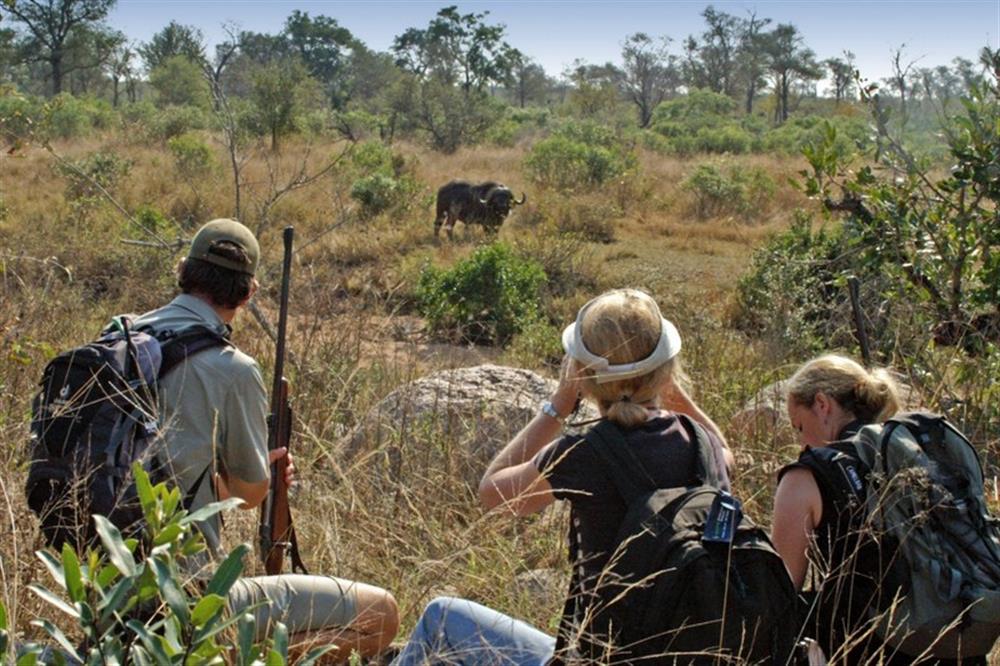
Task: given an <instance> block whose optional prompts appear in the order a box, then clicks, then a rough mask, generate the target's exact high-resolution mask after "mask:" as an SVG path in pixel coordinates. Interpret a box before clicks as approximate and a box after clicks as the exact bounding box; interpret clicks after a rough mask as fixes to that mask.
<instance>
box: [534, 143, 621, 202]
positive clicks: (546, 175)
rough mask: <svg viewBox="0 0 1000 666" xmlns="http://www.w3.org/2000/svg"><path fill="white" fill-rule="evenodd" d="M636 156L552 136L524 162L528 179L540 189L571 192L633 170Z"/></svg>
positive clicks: (536, 145)
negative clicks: (539, 186)
mask: <svg viewBox="0 0 1000 666" xmlns="http://www.w3.org/2000/svg"><path fill="white" fill-rule="evenodd" d="M635 161H636V160H635V155H634V154H633V153H631V152H629V153H626V154H621V153H620V152H617V151H615V150H612V149H610V148H604V147H602V146H598V145H590V144H586V143H583V142H581V141H574V140H573V139H569V138H567V137H564V136H551V137H549V138H547V139H543V140H542V141H539V142H538V143H536V144H535V145H534V147H533V148H532V149H531V153H530V154H529V155H528V157H527V159H525V162H524V166H525V169H526V170H527V172H528V175H529V176H530V177H531V178H532V179H533V180H534V181H535V182H536V183H538V184H539V185H544V186H546V187H552V188H555V189H559V190H572V189H576V188H583V187H593V186H596V185H601V184H602V183H604V182H605V181H607V180H609V179H611V178H617V177H619V176H621V175H622V174H624V173H625V172H626V171H627V170H628V169H629V168H630V167H634V166H635Z"/></svg>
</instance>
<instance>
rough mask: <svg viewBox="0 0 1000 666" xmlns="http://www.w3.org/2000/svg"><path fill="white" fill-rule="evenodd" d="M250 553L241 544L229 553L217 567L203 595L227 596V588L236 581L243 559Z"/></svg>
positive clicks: (243, 544)
mask: <svg viewBox="0 0 1000 666" xmlns="http://www.w3.org/2000/svg"><path fill="white" fill-rule="evenodd" d="M248 552H250V547H249V546H247V545H246V544H245V543H241V544H240V545H238V546H237V547H236V548H233V550H232V551H230V553H229V555H228V556H227V557H226V559H225V560H224V561H223V562H222V564H220V565H219V568H218V569H217V570H216V571H215V575H214V576H212V580H210V581H209V583H208V587H206V588H205V594H217V595H219V596H220V597H225V596H226V595H227V594H229V588H231V587H232V586H233V583H235V582H236V579H238V578H239V577H240V575H241V574H242V573H243V558H244V557H245V556H246V554H247V553H248Z"/></svg>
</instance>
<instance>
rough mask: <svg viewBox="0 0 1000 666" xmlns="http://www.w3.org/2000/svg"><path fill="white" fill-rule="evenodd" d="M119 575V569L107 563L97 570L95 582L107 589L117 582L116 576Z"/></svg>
mask: <svg viewBox="0 0 1000 666" xmlns="http://www.w3.org/2000/svg"><path fill="white" fill-rule="evenodd" d="M117 577H118V569H117V568H116V567H115V566H113V565H111V564H106V565H104V566H103V567H101V568H100V570H99V571H98V572H97V579H96V581H95V582H96V583H97V587H99V588H101V589H106V588H107V587H108V586H109V585H111V584H112V583H113V582H115V578H117Z"/></svg>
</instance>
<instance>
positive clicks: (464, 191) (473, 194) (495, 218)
mask: <svg viewBox="0 0 1000 666" xmlns="http://www.w3.org/2000/svg"><path fill="white" fill-rule="evenodd" d="M526 200H527V196H526V195H525V194H524V193H523V192H522V193H521V200H520V201H518V200H517V199H515V198H514V194H513V193H512V192H511V191H510V188H508V187H505V186H504V185H502V184H500V183H495V182H493V181H488V182H485V183H479V184H478V185H476V184H473V183H467V182H465V181H464V180H453V181H451V182H450V183H448V184H447V185H444V186H442V187H441V189H439V190H438V195H437V216H436V217H435V218H434V236H435V237H436V236H438V235H439V232H440V231H441V225H442V224H444V225H445V231H447V232H448V238H451V237H452V231H453V229H454V228H455V222H457V221H458V220H461V221H463V222H465V223H466V224H481V225H482V226H483V229H485V230H486V231H487V232H489V233H496V232H497V231H498V230H499V229H500V225H501V224H503V221H504V220H505V219H506V218H507V216H508V215H510V210H511V208H512V207H514V206H518V205H520V204H523V203H524V202H525V201H526Z"/></svg>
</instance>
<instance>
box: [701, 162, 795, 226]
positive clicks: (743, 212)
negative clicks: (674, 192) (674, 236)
mask: <svg viewBox="0 0 1000 666" xmlns="http://www.w3.org/2000/svg"><path fill="white" fill-rule="evenodd" d="M682 187H683V188H684V189H685V190H687V191H688V192H690V193H691V194H692V195H693V197H694V213H695V215H697V216H698V217H699V218H700V219H703V220H704V219H708V218H711V217H719V216H722V215H735V216H738V217H740V218H741V219H743V220H744V221H747V222H749V221H752V220H755V219H759V218H760V217H762V216H764V215H765V214H766V213H767V210H768V207H769V204H770V202H771V198H772V197H773V196H774V190H775V184H774V180H773V179H772V178H771V177H770V176H769V175H768V174H767V172H766V171H764V170H763V169H761V168H759V167H744V166H738V165H730V166H729V167H728V168H721V167H719V166H716V165H714V164H700V165H698V167H697V168H696V169H695V170H694V172H693V173H692V174H691V175H690V176H688V177H687V178H686V179H685V180H684V183H683V184H682Z"/></svg>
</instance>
